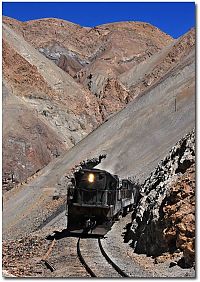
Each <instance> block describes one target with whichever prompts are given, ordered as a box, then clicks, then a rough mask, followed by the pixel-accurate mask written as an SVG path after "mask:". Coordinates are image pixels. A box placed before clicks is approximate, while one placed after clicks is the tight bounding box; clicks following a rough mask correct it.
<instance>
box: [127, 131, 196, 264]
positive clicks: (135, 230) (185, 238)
mask: <svg viewBox="0 0 200 282" xmlns="http://www.w3.org/2000/svg"><path fill="white" fill-rule="evenodd" d="M140 192H141V199H140V202H139V204H138V206H137V209H136V211H135V213H134V215H133V222H132V226H131V229H130V231H129V232H130V233H131V238H132V240H133V243H132V244H133V246H134V249H135V252H137V253H146V254H147V255H150V256H155V257H157V256H159V255H161V254H163V253H165V252H170V253H171V254H172V253H174V252H177V250H178V251H179V259H180V258H181V256H182V255H183V258H184V263H185V266H191V265H193V264H194V261H195V252H194V240H195V131H194V130H193V131H192V132H191V133H189V134H187V135H186V136H185V137H184V138H182V139H181V140H180V141H179V142H178V143H177V144H176V145H175V146H174V147H173V148H172V149H171V151H170V152H169V154H168V155H167V156H166V157H165V158H164V159H163V160H162V161H161V162H160V163H159V164H158V166H157V167H156V168H155V169H154V170H153V172H152V173H151V175H150V176H149V177H148V178H147V179H146V181H145V182H144V185H143V187H142V189H141V191H140ZM180 253H181V254H180ZM180 261H181V259H180ZM180 261H179V263H180ZM176 263H178V261H176ZM176 263H175V264H176Z"/></svg>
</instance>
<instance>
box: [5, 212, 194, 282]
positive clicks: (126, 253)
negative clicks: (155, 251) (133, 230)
mask: <svg viewBox="0 0 200 282" xmlns="http://www.w3.org/2000/svg"><path fill="white" fill-rule="evenodd" d="M130 222H131V214H128V215H127V216H126V217H124V218H122V219H121V220H120V221H119V222H116V223H115V224H114V226H113V228H112V230H111V231H109V232H108V234H106V236H105V239H102V245H103V247H104V248H105V250H106V252H107V254H108V255H109V256H110V257H111V259H112V260H113V261H114V262H115V263H116V264H117V265H118V266H119V267H121V268H122V269H123V270H124V271H125V272H126V273H127V274H128V275H130V276H131V277H194V275H195V272H194V269H193V268H188V269H184V268H181V266H178V265H173V261H174V260H175V259H177V258H178V257H180V256H181V255H182V253H176V254H174V255H173V256H172V255H169V254H167V253H166V254H164V255H163V256H161V257H158V258H157V259H156V260H155V258H152V257H147V256H146V255H138V254H135V253H134V252H133V249H132V247H131V246H130V245H129V244H130V242H129V243H128V242H127V241H126V239H125V237H124V236H125V233H126V225H127V224H130ZM57 223H58V222H57ZM64 227H65V219H64V215H63V217H62V220H61V221H60V224H59V225H57V224H55V223H54V224H52V225H51V226H48V227H45V228H43V229H42V230H40V231H38V232H35V233H34V234H32V235H31V237H25V238H22V239H18V240H6V241H3V269H4V270H6V271H8V273H9V274H12V275H15V276H17V277H25V276H26V277H28V276H31V277H74V278H75V277H89V275H88V273H87V272H86V270H85V268H84V267H83V266H82V265H81V263H80V261H79V259H78V257H77V253H76V244H77V240H78V238H77V237H69V236H68V234H67V232H66V230H65V228H64ZM62 228H63V229H62ZM45 238H47V239H45ZM54 238H55V239H56V241H55V244H54V246H53V248H52V251H51V252H50V253H49V256H48V257H47V261H48V263H50V265H51V266H52V267H53V268H54V271H53V272H52V271H51V270H50V269H49V268H48V267H46V265H45V263H44V262H42V261H41V259H42V258H43V257H44V256H45V254H46V253H47V252H48V250H49V247H50V245H51V244H52V240H53V239H54ZM85 240H86V239H85ZM88 243H89V246H90V250H89V249H87V251H86V248H87V247H88V246H86V245H87V244H88ZM88 243H87V242H86V241H84V242H83V243H82V244H84V245H85V244H86V245H85V247H86V248H85V252H86V253H84V252H83V255H84V254H85V255H86V259H87V256H89V253H90V256H91V257H92V252H91V250H92V251H94V250H95V245H94V246H93V247H92V249H91V246H92V245H91V244H95V242H91V241H90V242H89V241H88ZM87 252H89V253H88V254H87ZM88 259H89V258H88ZM88 259H87V260H88ZM95 259H96V260H98V257H97V254H95V252H94V260H95ZM90 264H91V262H90ZM97 265H98V261H97ZM98 271H100V269H99V270H98ZM102 275H103V274H102ZM105 277H107V272H106V268H105Z"/></svg>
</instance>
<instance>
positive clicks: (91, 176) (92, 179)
mask: <svg viewBox="0 0 200 282" xmlns="http://www.w3.org/2000/svg"><path fill="white" fill-rule="evenodd" d="M88 181H89V182H90V183H93V182H94V174H93V173H89V175H88Z"/></svg>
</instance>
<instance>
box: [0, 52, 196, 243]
mask: <svg viewBox="0 0 200 282" xmlns="http://www.w3.org/2000/svg"><path fill="white" fill-rule="evenodd" d="M194 126H195V50H194V49H193V48H191V51H190V52H189V54H188V55H187V56H186V57H185V58H184V59H183V60H182V61H181V62H180V63H179V64H178V65H177V67H176V68H174V69H173V70H172V71H171V72H169V73H168V74H167V75H166V76H165V77H164V78H163V79H162V80H161V81H160V82H159V83H158V84H156V85H155V86H154V87H152V88H151V89H150V90H149V91H146V92H144V93H143V95H141V96H138V97H137V98H136V99H135V100H133V101H132V102H130V103H129V105H128V106H127V107H126V108H125V109H123V110H122V111H120V112H119V113H117V114H116V115H114V116H113V117H111V118H110V119H109V120H108V121H107V122H105V123H104V124H103V125H101V126H99V127H98V128H97V129H96V130H94V131H93V132H92V133H90V134H89V135H88V136H87V137H86V138H84V139H83V140H82V141H80V142H79V143H78V144H76V146H74V147H73V148H72V149H70V150H69V151H68V152H66V153H65V154H63V155H62V156H60V157H58V158H57V159H56V160H55V161H52V162H50V163H49V165H48V166H46V167H45V168H44V169H43V170H41V171H40V172H38V175H37V177H36V178H34V179H32V180H30V181H29V183H28V184H27V185H22V186H20V187H18V188H16V189H17V193H16V192H15V189H14V190H13V191H11V192H9V193H6V195H5V197H4V212H3V213H4V221H3V224H4V234H5V236H8V237H9V236H10V234H12V231H11V230H13V229H14V230H15V236H19V235H20V234H23V232H30V230H35V229H37V228H38V227H39V226H40V225H41V224H42V222H45V221H46V220H47V218H48V217H49V216H50V214H51V213H52V212H53V210H54V211H55V207H54V204H55V202H52V198H53V196H54V193H55V188H56V189H58V190H59V189H61V190H62V191H63V190H66V186H65V184H62V179H63V177H64V176H65V175H67V174H68V173H70V171H71V169H72V168H73V167H74V166H75V165H77V164H79V163H80V162H81V161H82V160H84V159H88V158H93V157H96V156H98V155H100V154H107V158H106V159H105V160H104V161H103V162H102V163H101V164H100V165H99V166H98V167H99V168H103V169H106V170H108V171H110V172H111V173H114V174H119V176H121V177H127V176H130V175H135V176H137V178H139V179H140V181H141V182H142V181H144V180H145V179H146V178H147V177H148V175H149V174H150V172H151V171H152V170H153V168H155V167H156V166H157V164H158V162H159V161H160V160H161V159H163V158H164V156H165V155H166V154H167V153H168V151H169V150H170V148H171V147H172V146H174V144H176V142H178V141H179V139H181V138H182V136H183V135H185V134H187V133H188V132H189V131H190V130H192V128H194ZM62 185H63V187H62ZM62 191H61V193H62ZM61 198H62V197H61ZM38 199H40V201H38ZM13 200H14V201H13ZM33 201H34V205H32V202H33ZM41 201H42V203H43V205H42V207H41V204H40V203H41ZM64 201H65V196H64V197H63V202H64ZM15 203H16V205H17V206H16V205H15ZM19 205H20V207H21V208H19V209H18V212H17V213H16V208H17V207H19ZM30 206H31V213H30Z"/></svg>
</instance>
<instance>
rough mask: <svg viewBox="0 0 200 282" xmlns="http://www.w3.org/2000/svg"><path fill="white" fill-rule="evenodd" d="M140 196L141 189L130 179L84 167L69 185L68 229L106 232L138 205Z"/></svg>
mask: <svg viewBox="0 0 200 282" xmlns="http://www.w3.org/2000/svg"><path fill="white" fill-rule="evenodd" d="M138 197H139V191H138V188H137V187H136V186H135V185H134V183H132V182H131V181H130V180H128V179H122V180H119V178H118V176H117V175H112V174H110V173H109V172H107V171H105V170H100V169H94V168H92V169H81V170H79V171H77V172H75V173H74V178H73V183H71V186H70V187H69V188H68V195H67V229H68V230H69V231H76V232H83V233H84V232H85V233H89V232H91V233H93V234H102V235H103V234H105V233H106V232H107V231H108V230H110V228H111V226H112V224H113V222H114V221H115V220H117V219H118V218H119V216H120V215H123V214H125V213H126V212H127V211H128V210H132V209H133V208H134V206H135V205H136V203H137V200H138Z"/></svg>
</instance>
